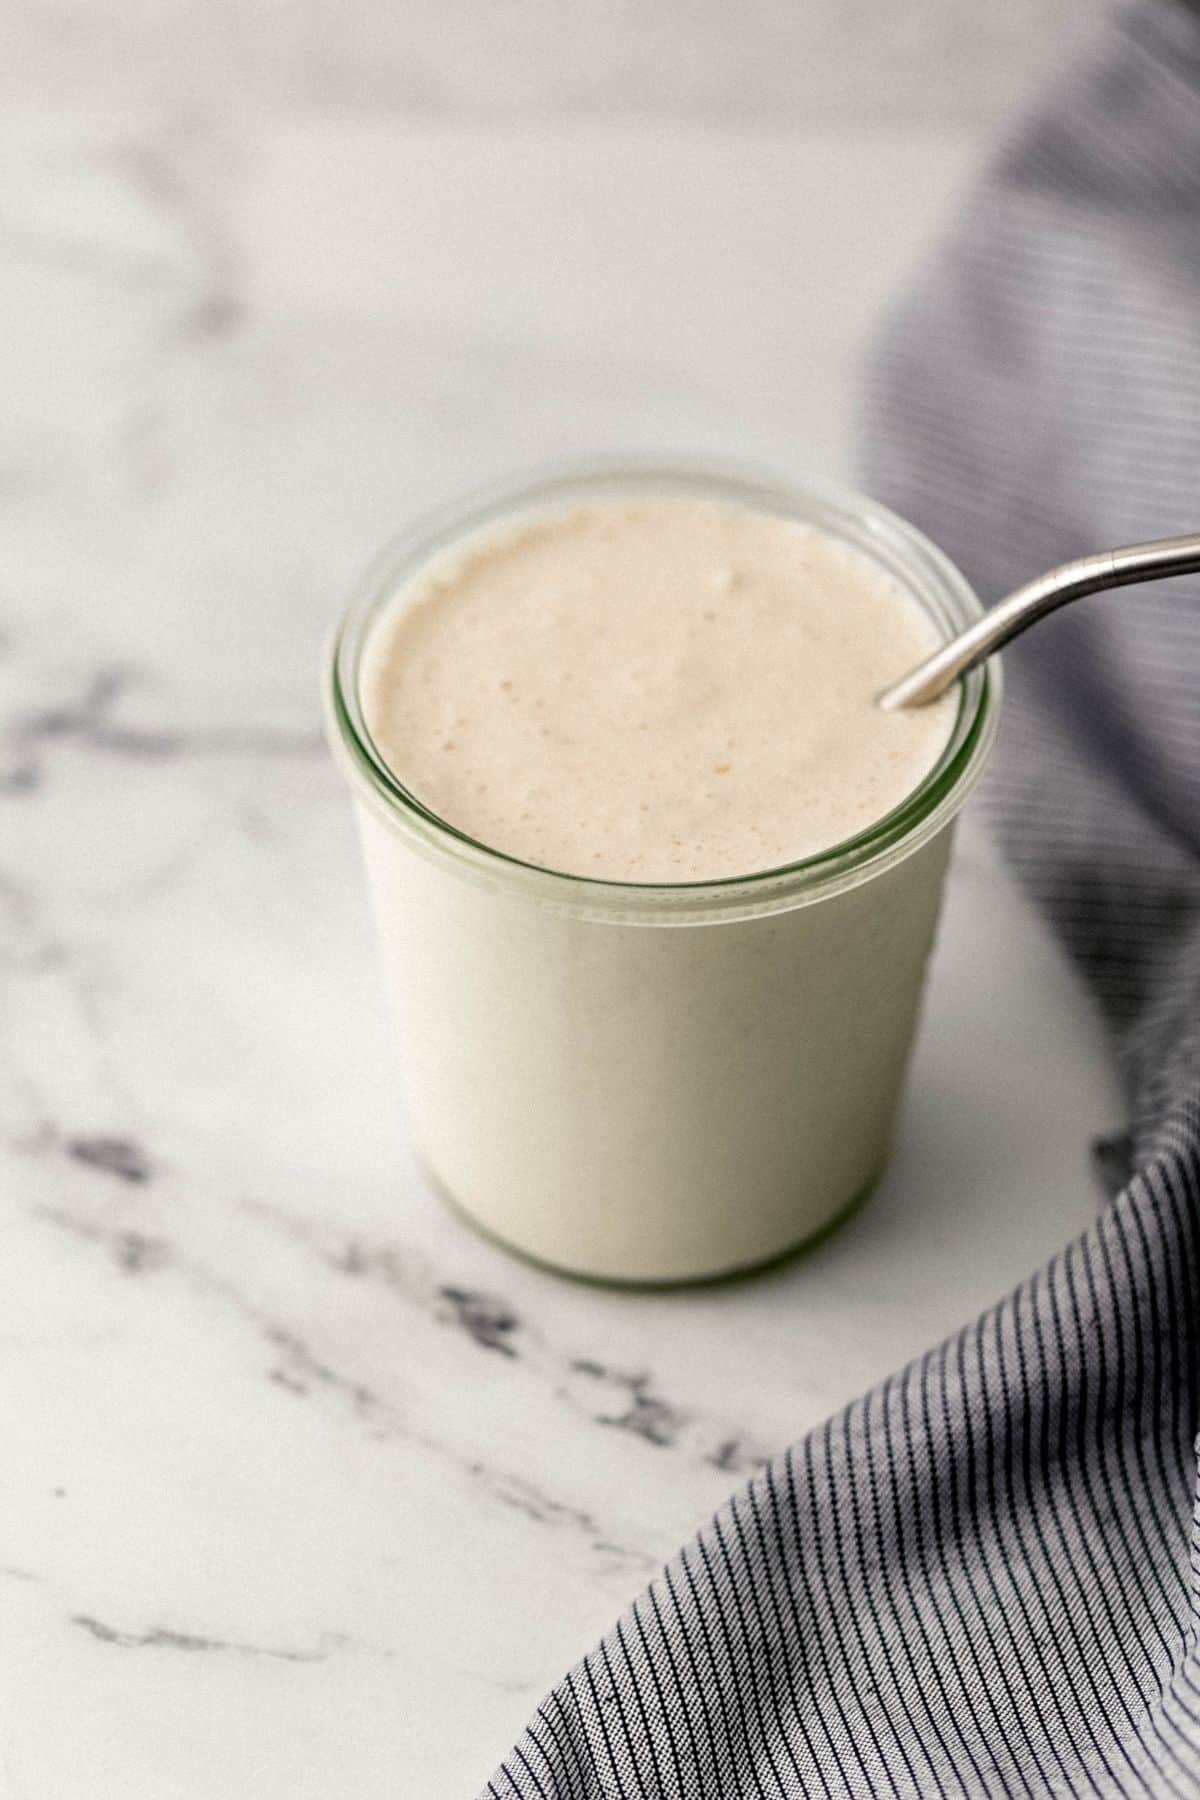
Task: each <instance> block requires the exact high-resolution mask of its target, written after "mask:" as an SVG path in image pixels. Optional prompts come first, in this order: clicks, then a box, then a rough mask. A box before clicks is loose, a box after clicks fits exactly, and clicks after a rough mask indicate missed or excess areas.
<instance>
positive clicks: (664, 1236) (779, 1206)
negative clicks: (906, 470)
mask: <svg viewBox="0 0 1200 1800" xmlns="http://www.w3.org/2000/svg"><path fill="white" fill-rule="evenodd" d="M977 610H978V609H977V605H976V603H975V601H974V599H973V597H972V596H971V595H970V593H969V590H967V589H966V587H965V584H963V583H962V582H961V579H960V578H958V577H957V576H956V574H955V572H954V571H953V570H952V569H951V568H950V567H949V565H948V564H946V563H945V562H944V560H943V559H942V558H941V557H940V556H939V555H938V554H937V552H935V551H934V550H933V549H932V547H931V546H928V545H926V544H925V543H924V541H923V540H922V539H920V538H919V537H917V535H916V534H915V533H912V532H910V531H909V530H908V528H907V527H905V526H903V525H901V524H900V522H899V521H896V520H893V519H892V518H891V517H890V516H889V515H887V514H885V513H883V512H882V510H881V509H876V508H873V507H871V506H870V505H869V504H868V503H866V502H862V501H858V500H856V499H853V498H842V497H833V496H830V495H827V494H820V495H813V494H790V493H788V492H786V491H781V490H777V489H774V488H772V487H769V486H766V485H764V484H756V483H753V482H748V481H746V480H744V479H742V478H739V477H730V476H722V475H712V474H709V473H706V472H700V473H694V472H691V471H683V472H679V471H668V470H650V469H642V470H635V471H599V472H591V473H584V474H580V475H577V476H572V477H567V478H562V479H560V480H557V481H554V480H552V481H550V482H547V483H544V484H541V485H540V486H534V487H530V488H529V489H526V490H524V491H522V492H520V493H517V494H513V495H509V496H504V497H502V498H501V499H500V500H499V502H498V503H493V504H491V505H488V506H486V507H484V508H483V509H482V514H481V515H479V514H477V515H474V516H470V515H468V516H464V517H462V518H459V519H450V520H448V521H446V522H444V523H443V524H442V525H441V526H440V527H439V526H436V525H435V526H434V527H433V528H431V529H430V530H427V531H426V532H424V533H422V534H419V535H418V539H417V541H415V542H413V543H411V544H410V545H408V546H402V547H401V548H400V550H399V553H398V555H397V557H396V558H395V559H393V561H392V562H391V563H390V564H388V565H387V566H385V567H384V568H383V569H382V570H381V572H380V575H379V577H378V578H377V579H376V582H375V583H374V587H373V591H372V593H371V595H370V596H369V598H368V600H367V603H366V605H365V606H364V607H362V608H360V609H358V610H357V611H356V613H355V614H354V615H352V617H351V618H350V619H349V620H348V621H347V624H346V626H345V627H344V628H343V631H342V633H341V635H340V637H339V640H338V642H337V644H336V645H335V651H334V656H333V659H332V665H331V671H330V674H331V684H330V690H329V696H328V697H329V702H330V705H329V717H330V727H331V741H332V742H333V745H334V748H335V751H336V753H337V754H338V756H339V759H340V760H341V761H342V763H343V766H344V767H345V768H346V769H347V772H348V773H349V774H350V776H351V778H352V781H353V785H354V787H355V791H356V793H357V795H358V800H359V814H360V819H361V822H362V835H363V844H364V851H365V856H366V863H367V870H368V877H369V882H370V887H371V891H372V896H373V901H374V909H375V913H376V918H377V921H378V926H379V932H380V937H381V942H382V947H383V954H384V961H385V967H386V969H387V973H388V981H389V986H390V987H391V989H392V991H393V993H394V996H395V1000H396V1003H397V1010H398V1013H399V1016H400V1021H401V1029H402V1033H403V1077H404V1089H405V1094H406V1103H407V1109H408V1113H409V1118H410V1121H411V1125H412V1129H413V1132H414V1135H415V1137H416V1140H417V1143H418V1145H419V1147H420V1150H421V1152H422V1154H423V1156H424V1159H425V1160H426V1162H427V1164H428V1166H429V1168H430V1169H431V1170H432V1172H433V1174H434V1175H435V1177H436V1178H437V1180H438V1182H439V1184H440V1185H441V1187H442V1188H443V1190H444V1191H445V1192H446V1193H447V1194H448V1195H449V1196H450V1197H451V1198H452V1199H453V1200H454V1201H455V1202H456V1203H457V1204H458V1206H459V1207H460V1208H461V1209H462V1210H464V1211H465V1212H467V1213H468V1214H469V1215H470V1216H471V1217H473V1218H474V1219H475V1220H476V1221H477V1222H478V1223H480V1224H481V1225H483V1226H484V1227H485V1228H486V1229H488V1230H489V1231H491V1232H492V1233H493V1234H494V1235H496V1236H497V1237H499V1238H501V1239H503V1240H504V1241H505V1242H506V1243H508V1244H510V1245H512V1246H513V1247H515V1248H517V1249H519V1250H522V1251H524V1252H525V1253H526V1254H528V1255H531V1256H534V1257H537V1258H539V1259H541V1260H543V1261H546V1262H549V1263H552V1264H554V1265H556V1266H558V1267H561V1268H564V1269H568V1270H571V1271H573V1272H576V1273H579V1274H586V1275H591V1276H594V1277H599V1278H608V1279H614V1280H627V1281H673V1280H686V1279H695V1278H699V1277H703V1276H709V1275H715V1274H721V1273H725V1272H727V1271H730V1270H733V1269H737V1268H741V1267H745V1266H748V1265H750V1264H753V1263H756V1262H761V1261H763V1260H765V1259H768V1258H770V1257H772V1256H775V1255H778V1254H779V1253H781V1252H782V1251H784V1250H786V1249H788V1248H790V1247H791V1246H792V1245H794V1244H796V1243H798V1242H801V1241H802V1240H803V1239H804V1238H806V1237H809V1236H811V1235H812V1234H813V1233H814V1232H815V1231H817V1230H819V1229H820V1228H821V1227H822V1226H824V1225H825V1224H827V1223H828V1222H829V1220H830V1219H831V1218H833V1217H834V1216H836V1215H837V1214H838V1213H839V1212H840V1211H842V1210H843V1209H845V1208H846V1207H847V1206H848V1205H850V1204H851V1203H852V1201H853V1200H854V1199H855V1198H856V1197H857V1196H858V1195H860V1194H861V1193H863V1192H864V1191H865V1190H866V1189H867V1187H869V1185H870V1184H871V1182H872V1181H873V1179H874V1178H875V1177H876V1176H877V1174H878V1173H879V1171H880V1169H881V1167H882V1165H883V1163H884V1161H885V1158H886V1154H887V1149H888V1145H889V1141H890V1135H891V1130H892V1125H893V1121H894V1116H895V1110H896V1104H897V1100H898V1096H899V1092H900V1087H901V1083H902V1078H903V1072H904V1067H905V1064H906V1061H907V1057H908V1052H909V1048H910V1045H911V1041H912V1036H913V1032H914V1027H915V1021H916V1013H917V1007H918V1002H919V997H920V991H921V985H922V978H923V971H924V965H925V961H926V958H927V955H928V951H929V947H930V944H931V941H932V937H933V932H934V927H935V923H936V917H937V912H938V906H939V902H940V895H941V888H942V881H943V875H944V870H945V864H946V858H947V855H948V851H949V847H950V837H951V821H952V818H953V814H954V812H955V811H956V810H957V807H958V805H959V804H961V800H962V799H963V798H964V797H965V793H966V791H967V789H968V788H969V786H970V785H971V783H972V782H973V781H974V779H975V777H976V775H977V774H978V771H979V768H980V766H981V764H982V760H983V756H984V754H985V752H986V748H987V745H988V743H989V742H990V736H991V731H992V730H993V729H994V714H995V693H994V675H992V676H989V675H988V674H987V673H981V674H980V675H979V676H978V677H976V678H974V679H973V680H968V682H966V683H964V684H963V685H962V686H961V687H960V689H959V691H958V692H957V693H955V694H953V695H951V696H949V697H947V698H946V699H945V700H944V701H942V702H940V703H938V704H937V705H936V706H934V707H930V708H922V709H918V710H914V711H911V712H900V713H884V712H882V711H881V710H880V709H879V708H878V707H877V706H876V705H875V703H874V700H875V695H876V693H877V692H878V691H879V689H880V688H882V687H883V686H884V685H885V684H886V683H887V682H888V681H890V680H891V679H893V678H894V676H895V675H896V673H897V672H898V671H901V670H903V669H904V668H906V667H908V666H910V665H912V664H913V663H915V662H917V661H919V660H920V659H921V658H922V657H923V656H924V655H926V654H927V653H928V652H929V651H930V650H931V649H933V648H934V647H935V645H936V643H937V642H938V641H940V639H941V638H942V637H943V636H945V635H947V634H948V633H949V631H951V630H953V629H958V628H959V627H960V626H961V625H962V624H965V623H966V622H967V621H968V620H969V619H970V618H971V617H973V616H975V614H976V612H977Z"/></svg>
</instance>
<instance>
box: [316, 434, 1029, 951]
mask: <svg viewBox="0 0 1200 1800" xmlns="http://www.w3.org/2000/svg"><path fill="white" fill-rule="evenodd" d="M655 496H657V497H666V496H680V497H690V498H697V499H708V500H714V501H717V502H723V503H725V504H731V505H742V506H749V507H753V508H755V509H757V510H759V511H765V512H770V513H775V514H778V515H780V516H784V517H788V518H794V519H799V520H801V521H804V522H807V523H810V524H812V525H815V526H817V527H818V528H820V529H822V530H824V531H826V532H827V533H829V534H830V535H832V536H834V537H836V538H839V539H840V540H841V541H843V542H847V543H850V544H852V545H853V546H854V547H855V548H857V549H858V550H860V551H862V552H865V553H866V554H867V555H868V556H870V557H871V558H872V560H873V561H875V562H876V563H877V564H882V566H883V567H884V568H885V569H886V570H887V571H888V573H890V574H891V575H892V577H893V579H894V580H896V581H898V582H899V584H900V585H901V586H903V587H904V588H905V589H906V591H907V592H908V593H909V594H910V595H911V596H912V597H913V598H914V599H915V600H916V601H917V602H918V603H919V604H921V605H922V606H923V608H924V610H925V611H926V612H927V613H932V614H933V616H934V620H935V623H937V624H938V625H939V626H940V627H941V628H942V629H943V631H944V632H945V633H946V635H952V634H953V633H954V632H957V631H959V630H961V629H962V628H963V627H964V626H966V625H968V624H970V623H971V622H972V621H973V620H974V619H976V618H979V617H980V616H981V615H982V612H983V607H982V606H981V604H980V602H979V600H978V598H977V597H976V595H975V593H974V591H973V589H972V588H971V587H970V586H969V584H968V583H967V581H966V579H965V578H964V576H963V575H962V574H961V573H960V572H959V570H958V569H957V568H956V567H955V566H954V564H953V563H952V562H951V561H950V560H949V558H948V557H947V556H945V555H944V553H943V552H942V551H941V550H939V549H938V548H937V546H936V545H935V544H933V543H932V542H931V541H930V540H929V539H928V538H926V537H925V536H924V534H923V533H922V532H919V531H918V530H917V529H916V527H915V526H913V525H910V524H909V523H908V522H907V521H906V520H904V519H902V518H901V517H900V516H899V515H898V514H896V513H893V512H891V511H890V510H889V509H888V508H887V507H885V506H882V505H880V504H879V503H878V502H877V501H874V500H871V499H868V498H867V497H866V496H865V495H862V494H858V493H856V492H855V491H854V490H853V489H851V488H848V487H843V486H840V485H838V484H836V483H830V482H824V481H821V482H811V481H804V482H802V483H791V482H787V481H784V480H782V479H781V478H778V477H775V476H773V475H771V474H769V473H766V472H764V471H762V470H761V469H758V468H756V467H753V466H751V465H746V464H739V463H735V462H724V461H722V462H719V463H716V462H710V461H706V460H700V459H694V458H689V457H670V458H656V457H621V458H619V459H617V458H614V459H611V460H599V459H588V460H583V461H574V462H567V463H558V464H555V465H554V466H552V467H550V468H543V469H538V470H534V471H532V472H530V473H528V474H525V475H518V476H515V477H510V478H508V479H506V480H504V481H502V482H498V483H494V484H492V485H490V486H488V487H487V488H485V489H483V490H480V491H477V492H475V493H473V494H471V495H469V496H467V497H466V498H465V499H462V500H458V501H454V502H451V503H450V504H448V505H444V506H442V507H440V508H438V509H437V510H436V511H434V512H432V513H426V514H425V515H423V516H422V517H420V518H418V519H417V520H415V521H414V522H413V523H412V524H411V525H410V526H408V527H407V528H406V529H405V530H404V531H402V532H401V533H400V534H399V535H398V536H397V537H395V538H394V539H393V540H392V541H391V543H390V544H389V545H387V546H386V548H385V549H384V550H383V551H382V552H381V553H380V555H379V556H377V557H376V558H375V560H374V562H373V563H372V564H371V565H370V567H369V568H368V570H367V572H366V574H365V576H364V578H363V579H362V581H361V582H360V584H359V586H358V588H357V590H356V592H355V594H354V596H353V597H352V599H351V602H350V605H349V606H348V607H347V609H346V611H345V612H344V613H343V615H342V617H341V619H340V621H339V622H338V624H337V625H336V627H335V629H334V632H333V634H332V637H331V639H330V642H329V645H328V648H327V651H326V655H325V663H324V672H323V681H322V699H323V705H324V714H325V723H326V735H327V738H328V740H329V744H330V748H331V750H332V752H333V754H334V758H335V760H336V761H337V762H338V764H339V765H340V766H341V768H342V770H343V772H344V773H345V774H346V775H347V777H348V778H349V780H350V782H351V785H352V787H353V788H354V790H355V792H356V793H357V795H358V797H359V798H360V799H361V800H363V801H364V802H365V803H366V804H367V805H368V806H369V807H370V808H371V810H372V811H373V812H374V813H375V814H376V816H379V817H382V818H383V819H384V820H385V821H386V823H388V824H389V825H390V826H391V827H392V829H393V830H395V831H396V832H398V833H400V834H401V835H402V836H404V837H406V838H407V839H408V840H409V841H410V842H411V843H412V845H413V847H414V848H416V849H420V850H423V851H424V852H425V853H426V854H427V855H432V856H434V857H443V858H449V859H450V860H451V861H452V862H453V863H454V864H455V865H456V866H457V867H458V868H459V870H460V872H461V873H462V874H463V875H465V876H467V877H469V878H472V877H473V878H474V879H476V880H483V881H484V882H486V883H488V884H490V885H503V886H505V887H512V888H514V889H516V890H520V891H523V892H524V893H525V894H526V895H527V897H529V898H530V899H533V900H535V901H537V902H540V903H541V904H543V905H547V906H550V907H552V908H554V909H555V910H558V911H565V912H569V913H577V914H580V915H582V916H587V917H593V918H595V917H601V918H611V919H613V920H618V919H621V920H626V921H628V922H630V923H648V922H655V923H667V922H668V920H671V921H674V922H679V923H686V922H695V923H701V922H706V921H716V920H719V919H729V918H736V917H743V916H747V915H753V914H760V913H771V912H777V911H787V910H790V909H791V908H793V907H795V906H800V905H807V904H810V903H811V902H813V901H815V900H819V899H824V898H827V897H829V896H830V895H832V894H833V893H836V892H840V891H844V890H845V889H846V888H849V887H854V886H857V885H859V884H860V883H861V882H863V881H867V880H870V879H872V878H873V877H874V876H876V875H877V874H880V873H882V871H883V869H885V868H887V867H890V866H892V865H893V864H894V863H896V862H899V861H902V860H903V859H904V858H905V857H907V856H909V855H911V854H912V853H913V852H914V851H915V850H917V849H919V848H920V847H921V845H922V844H924V843H926V842H928V840H929V839H930V838H932V837H933V836H935V835H936V834H937V832H938V831H939V830H940V829H941V828H942V827H943V826H944V825H945V824H947V823H948V822H949V820H950V819H951V818H952V817H953V816H954V814H955V813H956V812H957V811H958V809H959V807H960V806H961V805H962V804H963V802H964V801H965V799H966V798H967V795H968V794H969V793H970V791H971V789H972V788H973V787H974V785H975V783H976V781H977V780H978V779H979V776H980V775H981V774H982V771H983V765H984V763H985V761H986V759H987V755H988V752H989V750H990V748H991V745H992V741H993V739H994V737H995V733H996V726H997V717H998V709H999V701H1000V690H1001V678H1000V670H999V666H998V659H997V658H993V659H992V660H991V662H990V663H985V664H984V665H982V666H981V667H980V668H978V669H975V670H972V671H971V672H970V673H969V674H968V675H966V676H965V677H964V678H963V679H962V680H961V681H960V683H959V703H958V710H957V713H956V716H955V721H954V725H953V727H952V729H951V732H950V736H949V738H948V740H947V742H946V744H945V746H944V747H943V750H942V753H941V755H940V756H939V757H938V759H937V761H936V762H935V763H934V765H933V767H932V768H931V769H930V770H929V771H928V772H927V773H926V774H925V775H924V776H923V778H922V779H921V781H920V782H919V783H918V784H917V786H916V787H915V788H913V789H912V791H911V792H910V793H909V794H908V795H906V796H905V798H904V799H903V800H902V801H900V803H899V804H898V805H897V806H895V807H893V808H892V809H891V811H889V812H887V813H885V814H884V815H883V817H882V818H880V819H877V820H875V821H873V823H872V824H870V825H869V826H867V827H865V828H864V830H862V831H860V832H857V833H855V834H854V835H853V836H852V837H849V838H844V839H842V840H841V841H840V842H838V843H836V844H833V845H830V846H829V847H828V849H825V850H821V851H818V852H816V853H815V854H814V855H811V856H807V857H802V858H799V859H797V860H796V861H794V862H790V863H786V864H783V865H780V866H777V867H774V868H769V869H762V870H755V871H753V872H752V873H750V874H748V875H732V876H724V877H720V878H718V879H716V880H708V881H689V882H630V881H619V880H612V879H610V878H609V879H606V878H604V877H601V876H592V875H572V874H568V873H566V872H564V871H562V870H558V869H550V868H546V867H544V866H542V865H540V864H537V863H531V862H525V861H522V860H521V859H520V858H518V857H514V856H511V855H509V854H508V853H507V852H505V851H502V850H497V849H495V848H493V847H492V846H491V845H488V844H485V843H482V842H481V841H480V840H478V839H476V838H473V837H471V836H469V835H468V834H467V833H466V832H464V831H462V830H460V829H459V828H458V827H457V826H455V825H453V824H451V823H450V822H449V821H448V820H446V819H444V818H442V817H441V816H440V814H438V813H436V812H434V811H433V810H432V809H431V808H430V807H428V806H426V805H425V804H424V802H422V801H421V800H420V799H419V798H418V796H417V795H415V794H414V793H413V792H412V791H411V790H410V789H409V788H407V787H406V786H405V785H404V784H403V782H401V781H400V779H399V777H398V776H397V775H396V774H395V773H394V771H393V770H392V769H390V768H389V766H388V764H387V763H386V761H385V760H384V758H383V756H382V755H381V753H380V751H379V749H378V748H377V746H376V745H375V743H374V740H373V738H372V736H371V733H370V731H369V729H368V727H367V724H366V720H365V717H364V714H363V709H362V704H361V693H360V675H361V666H362V658H363V653H364V650H365V647H366V643H367V640H368V638H369V637H370V634H371V631H372V629H373V627H374V624H375V622H376V620H377V618H378V616H379V613H380V612H381V610H382V609H383V608H384V607H385V606H386V605H387V603H388V602H389V601H390V600H391V599H392V598H393V597H394V596H395V594H396V593H397V591H398V590H399V589H400V588H401V587H402V586H403V584H404V583H405V581H406V580H408V579H409V578H410V577H411V576H413V575H414V574H416V573H417V572H418V571H419V569H420V568H421V567H423V566H424V565H425V564H426V563H427V562H428V561H429V560H430V559H431V558H433V557H434V556H436V555H437V554H438V553H439V552H443V551H446V550H448V549H450V548H451V547H452V546H454V545H456V544H457V543H459V542H461V541H463V540H465V539H466V538H468V537H469V536H471V535H472V534H473V533H476V532H479V531H482V530H484V529H485V528H486V527H487V526H489V525H492V524H499V523H500V522H502V521H505V520H508V519H516V518H520V517H532V516H536V515H537V514H539V513H546V512H549V511H553V510H555V509H556V508H557V507H561V506H564V505H569V504H573V503H574V504H578V503H580V502H583V501H585V500H587V499H600V498H608V499H614V498H618V497H627V498H633V497H637V498H641V499H646V498H649V497H655Z"/></svg>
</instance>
